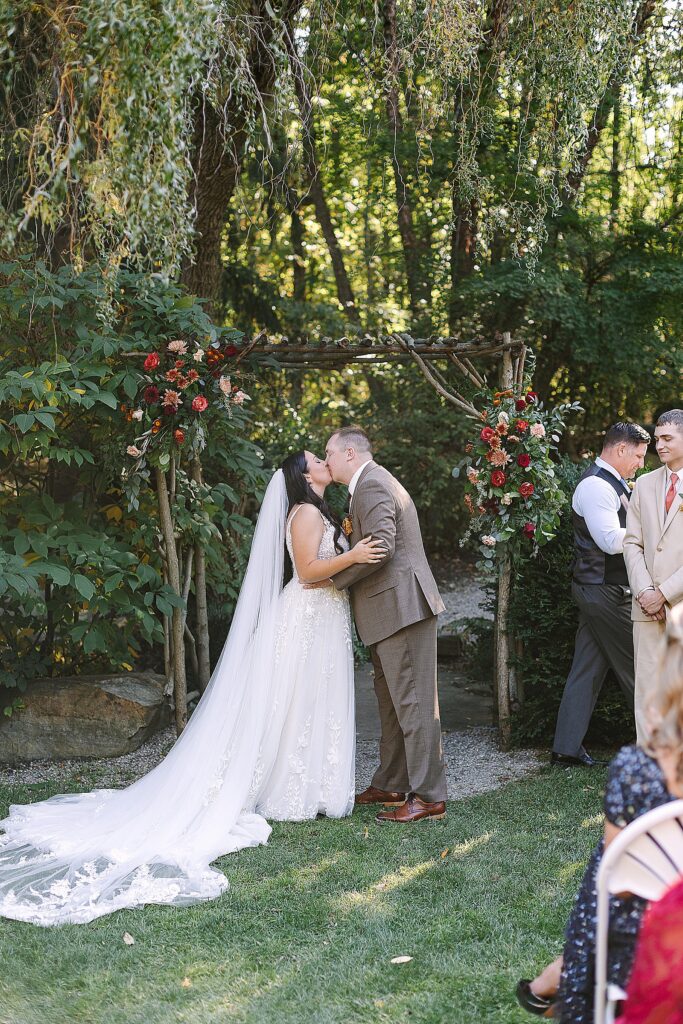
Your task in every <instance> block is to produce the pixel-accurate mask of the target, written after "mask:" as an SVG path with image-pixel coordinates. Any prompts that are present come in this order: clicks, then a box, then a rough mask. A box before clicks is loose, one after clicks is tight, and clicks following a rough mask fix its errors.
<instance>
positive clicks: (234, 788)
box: [0, 470, 355, 925]
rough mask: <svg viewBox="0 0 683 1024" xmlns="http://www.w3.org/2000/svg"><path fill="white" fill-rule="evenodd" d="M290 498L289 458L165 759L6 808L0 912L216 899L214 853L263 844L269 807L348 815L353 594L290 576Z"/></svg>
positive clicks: (300, 815) (0, 825) (297, 814)
mask: <svg viewBox="0 0 683 1024" xmlns="http://www.w3.org/2000/svg"><path fill="white" fill-rule="evenodd" d="M286 509H287V501H286V493H285V488H284V480H283V477H282V472H281V471H280V470H279V471H278V472H277V473H276V474H275V476H274V477H273V480H272V481H271V483H270V485H269V487H268V490H267V491H266V496H265V498H264V502H263V506H262V509H261V513H260V515H259V521H258V523H257V527H256V531H255V534H254V542H253V545H252V551H251V555H250V559H249V566H248V568H247V573H246V575H245V579H244V583H243V585H242V590H241V592H240V597H239V601H238V604H237V608H236V610H235V615H234V618H233V623H232V625H231V628H230V633H229V636H228V639H227V640H226V643H225V646H224V648H223V651H222V653H221V656H220V659H219V661H218V664H217V665H216V668H215V670H214V672H213V675H212V677H211V681H210V683H209V686H208V687H207V690H206V692H205V694H204V695H203V697H202V699H201V701H200V702H199V705H198V706H197V708H196V710H195V712H194V714H193V715H192V717H191V719H190V722H189V723H188V726H187V727H186V729H185V730H184V732H183V733H182V735H181V736H180V738H179V739H178V741H177V742H176V743H175V745H174V746H173V748H172V749H171V750H170V752H169V753H168V755H167V756H166V758H164V760H163V761H162V762H161V763H160V764H159V765H158V766H157V767H156V768H155V769H153V771H151V772H150V773H149V774H148V775H146V776H144V778H142V779H140V780H139V781H138V782H136V783H134V784H133V785H132V786H129V787H127V788H126V789H123V790H95V791H93V792H90V793H80V794H65V795H60V796H55V797H52V798H51V799H49V800H44V801H41V802H39V803H35V804H27V805H21V806H12V807H10V810H9V815H8V816H7V818H5V819H4V820H3V821H0V915H2V916H4V917H9V918H14V919H16V920H20V921H29V922H32V923H33V924H37V925H57V924H63V923H67V922H71V923H83V922H86V921H92V920H94V919H95V918H97V917H101V916H103V915H104V914H109V913H112V912H113V911H115V910H119V909H121V908H124V907H136V906H140V905H142V904H145V903H163V904H170V905H174V906H183V905H187V904H191V903H196V902H198V901H200V900H205V899H212V898H214V897H216V896H218V895H220V893H221V892H223V891H224V890H225V889H226V888H227V887H228V885H229V883H228V879H227V878H226V876H225V875H224V874H223V872H222V871H220V870H218V869H217V868H212V867H211V866H210V865H211V862H212V861H213V860H215V859H216V858H217V857H219V856H221V855H222V854H226V853H231V852H234V851H235V850H239V849H242V848H243V847H246V846H256V845H259V844H261V843H265V842H266V841H267V839H268V836H269V835H270V831H271V829H270V826H269V825H268V823H267V821H266V820H265V816H267V817H270V818H277V819H281V820H301V819H304V818H312V817H315V816H316V814H318V813H319V812H320V813H324V814H327V815H329V816H335V817H337V816H342V815H344V814H348V813H350V811H351V809H352V807H353V793H354V742H355V740H354V738H355V728H354V700H353V652H352V643H351V620H350V612H349V604H348V598H347V596H346V594H345V593H339V592H338V591H336V590H335V589H334V588H321V589H315V590H306V589H304V587H303V586H302V584H301V583H300V582H299V580H298V579H297V578H296V576H295V577H294V579H292V580H291V581H290V582H289V583H288V584H287V586H286V587H285V588H284V590H283V589H282V579H283V560H284V539H285V538H284V535H285V523H286ZM295 514H296V513H295ZM286 532H287V543H288V545H289V548H290V553H291V535H290V533H289V529H288V528H287V531H286ZM333 535H334V529H333V527H332V526H331V525H330V524H329V523H326V525H325V530H324V532H323V537H322V540H321V543H320V557H330V556H331V555H333V554H334V553H335V552H334V547H333Z"/></svg>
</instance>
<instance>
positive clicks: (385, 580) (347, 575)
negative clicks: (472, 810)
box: [326, 427, 446, 823]
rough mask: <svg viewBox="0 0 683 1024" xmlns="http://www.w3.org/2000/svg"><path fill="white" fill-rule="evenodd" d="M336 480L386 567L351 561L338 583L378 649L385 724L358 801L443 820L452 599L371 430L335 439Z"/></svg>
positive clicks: (355, 522)
mask: <svg viewBox="0 0 683 1024" xmlns="http://www.w3.org/2000/svg"><path fill="white" fill-rule="evenodd" d="M326 454H327V465H328V468H329V470H330V472H331V474H332V479H333V480H335V481H336V482H337V483H343V484H346V485H347V486H348V488H349V496H350V501H351V505H350V510H349V516H350V519H351V524H352V531H351V543H352V544H355V543H357V542H358V541H359V540H360V539H361V538H363V537H367V536H369V535H372V537H373V539H375V540H380V541H382V543H383V544H384V546H385V548H386V558H385V559H384V560H383V561H382V562H380V563H379V564H369V565H357V566H351V567H350V568H349V569H344V570H343V571H342V572H340V573H337V574H336V575H335V576H334V577H333V578H332V582H333V584H334V585H335V587H337V588H338V589H339V590H342V589H345V588H347V587H348V588H350V590H351V604H352V606H353V613H354V617H355V620H356V627H357V629H358V633H359V635H360V638H361V640H362V641H363V643H364V644H366V645H367V646H368V647H369V648H370V654H371V657H372V664H373V668H374V674H375V693H376V694H377V701H378V704H379V713H380V719H381V726H382V736H381V740H380V765H379V768H378V769H377V771H376V772H375V775H374V777H373V780H372V784H371V785H370V786H369V787H368V789H366V790H365V792H363V793H360V794H359V795H358V796H357V797H356V803H359V804H372V803H386V804H393V805H396V809H395V810H385V811H383V812H381V813H380V814H378V815H377V820H378V821H382V822H385V821H392V822H401V823H403V822H408V821H417V820H420V819H422V818H441V817H443V816H444V814H445V812H446V805H445V800H446V777H445V772H444V765H443V755H442V751H441V722H440V720H439V699H438V694H437V688H436V616H437V615H438V613H439V612H440V611H443V609H444V604H443V601H442V600H441V596H440V595H439V591H438V589H437V586H436V582H435V580H434V577H433V575H432V572H431V569H430V568H429V564H428V562H427V558H426V555H425V552H424V547H423V545H422V535H421V533H420V526H419V523H418V519H417V512H416V510H415V505H414V504H413V501H412V499H411V497H410V495H409V494H408V492H407V491H406V489H405V488H404V487H402V486H401V484H400V483H399V482H398V480H396V479H395V478H394V477H393V476H392V475H391V473H389V472H388V471H387V470H386V469H384V468H383V467H382V466H378V465H377V463H376V462H373V459H372V450H371V446H370V441H369V440H368V437H367V434H366V433H365V432H364V431H363V430H361V429H360V428H359V427H345V428H344V429H342V430H338V431H337V432H336V433H335V434H333V435H332V437H331V438H330V440H329V441H328V444H327V452H326Z"/></svg>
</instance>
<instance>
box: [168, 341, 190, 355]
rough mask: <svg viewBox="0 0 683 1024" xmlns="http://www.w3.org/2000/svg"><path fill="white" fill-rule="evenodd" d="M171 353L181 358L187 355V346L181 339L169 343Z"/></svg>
mask: <svg viewBox="0 0 683 1024" xmlns="http://www.w3.org/2000/svg"><path fill="white" fill-rule="evenodd" d="M166 347H167V349H168V351H169V352H176V353H177V354H178V355H179V356H184V355H185V354H186V353H187V345H186V343H185V342H184V341H182V340H181V339H180V338H177V339H176V341H169V343H168V345H167V346H166Z"/></svg>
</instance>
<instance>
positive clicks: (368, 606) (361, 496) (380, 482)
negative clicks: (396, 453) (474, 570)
mask: <svg viewBox="0 0 683 1024" xmlns="http://www.w3.org/2000/svg"><path fill="white" fill-rule="evenodd" d="M350 515H351V521H352V523H353V531H352V533H351V543H352V544H356V543H357V542H358V541H359V540H362V538H363V537H367V536H368V535H370V534H371V535H372V537H373V538H374V539H375V540H381V541H382V542H383V544H384V546H385V547H386V550H387V557H386V559H384V560H383V561H382V562H380V563H379V564H371V565H352V566H350V567H349V568H348V569H343V570H342V572H338V573H337V574H336V576H333V577H332V582H333V583H334V585H335V587H337V589H339V590H343V589H345V588H347V587H349V588H350V590H351V604H352V606H353V614H354V617H355V620H356V628H357V629H358V633H359V635H360V638H361V640H362V641H363V643H364V644H366V645H367V646H370V644H376V643H379V642H380V641H381V640H385V639H386V638H387V637H389V636H392V635H393V634H394V633H396V632H397V631H398V630H399V629H403V628H404V627H405V626H410V625H412V624H413V623H414V622H419V621H420V620H421V619H426V618H428V617H429V616H431V615H438V613H439V612H441V611H443V610H444V603H443V601H442V600H441V595H440V594H439V591H438V588H437V585H436V581H435V579H434V576H433V575H432V571H431V569H430V568H429V564H428V562H427V556H426V555H425V551H424V547H423V544H422V535H421V533H420V524H419V522H418V518H417V511H416V509H415V505H414V504H413V500H412V498H411V497H410V495H409V494H408V492H407V491H406V489H405V487H403V486H402V485H401V484H400V483H399V482H398V480H396V479H395V477H393V476H392V475H391V473H389V472H388V470H386V469H384V467H383V466H378V465H377V463H376V462H373V461H372V460H371V461H370V462H368V463H367V465H366V467H365V468H364V469H363V472H362V473H361V475H360V477H359V478H358V482H357V484H356V487H355V490H354V492H353V497H352V499H351V508H350Z"/></svg>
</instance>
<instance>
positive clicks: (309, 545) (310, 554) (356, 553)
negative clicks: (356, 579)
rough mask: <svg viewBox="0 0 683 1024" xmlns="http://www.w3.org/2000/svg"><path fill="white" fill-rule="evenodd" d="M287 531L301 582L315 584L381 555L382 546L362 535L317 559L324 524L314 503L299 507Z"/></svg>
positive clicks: (382, 554) (379, 558)
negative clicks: (330, 555) (336, 552)
mask: <svg viewBox="0 0 683 1024" xmlns="http://www.w3.org/2000/svg"><path fill="white" fill-rule="evenodd" d="M291 530H292V553H293V554H294V566H295V568H296V574H297V576H298V577H299V579H300V580H301V582H302V583H319V582H320V581H321V580H327V579H329V578H330V576H333V575H334V574H335V573H337V572H341V571H342V569H348V568H349V566H350V565H359V564H361V563H367V564H369V563H371V562H380V561H381V560H382V558H383V557H384V545H383V544H382V543H381V542H380V541H377V540H371V539H370V538H369V537H366V538H364V539H363V540H362V541H359V542H358V544H355V545H354V547H352V548H351V550H350V551H344V552H343V554H341V555H335V556H334V557H333V558H318V549H319V547H320V541H321V540H322V535H323V530H324V523H323V520H322V517H321V515H320V513H319V512H318V510H317V508H316V507H315V505H302V506H301V508H300V509H299V511H298V512H297V513H296V515H295V516H294V519H293V520H292V526H291Z"/></svg>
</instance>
